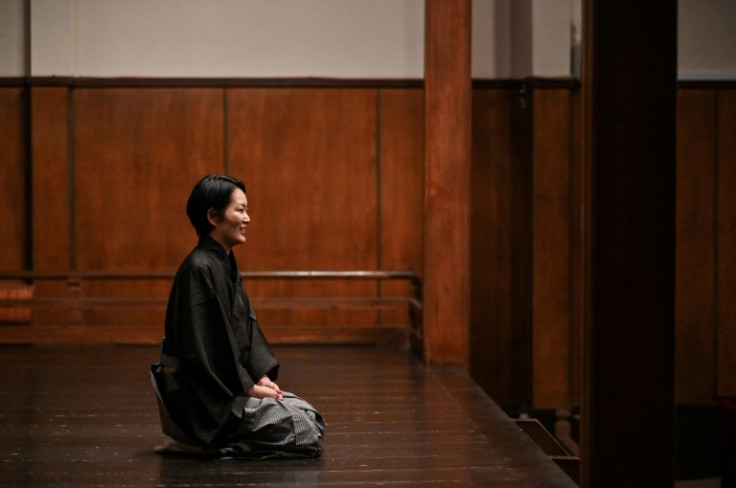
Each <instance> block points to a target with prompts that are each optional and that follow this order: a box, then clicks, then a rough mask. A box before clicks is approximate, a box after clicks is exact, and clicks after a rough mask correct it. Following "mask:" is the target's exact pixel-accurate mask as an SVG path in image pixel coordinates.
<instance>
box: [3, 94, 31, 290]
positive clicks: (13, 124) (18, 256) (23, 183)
mask: <svg viewBox="0 0 736 488" xmlns="http://www.w3.org/2000/svg"><path fill="white" fill-rule="evenodd" d="M25 98H26V97H25V95H24V89H23V88H19V87H5V88H0V215H2V216H3V217H2V219H0V233H2V236H3V237H2V240H1V241H0V242H2V244H0V269H12V270H21V269H25V268H27V266H28V264H29V253H28V251H29V249H28V248H29V242H28V237H29V223H30V208H29V207H28V188H29V184H28V178H27V176H28V175H27V172H26V165H25V161H26V140H27V139H26V129H25V120H26V108H25V106H26V105H25ZM0 286H2V283H0Z"/></svg>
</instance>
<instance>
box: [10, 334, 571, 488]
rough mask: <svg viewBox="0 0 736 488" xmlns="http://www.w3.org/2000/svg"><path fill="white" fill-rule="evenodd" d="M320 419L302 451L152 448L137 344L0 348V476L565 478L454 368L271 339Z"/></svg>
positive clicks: (414, 482) (480, 482)
mask: <svg viewBox="0 0 736 488" xmlns="http://www.w3.org/2000/svg"><path fill="white" fill-rule="evenodd" d="M275 352H276V354H277V356H278V357H279V359H280V361H281V364H282V366H281V376H280V378H279V384H280V386H281V387H282V388H284V389H286V390H290V391H293V392H295V393H297V394H298V395H300V396H302V397H303V398H305V399H306V400H308V401H310V402H311V403H312V404H313V405H314V406H315V407H316V408H317V409H319V410H320V411H321V412H322V413H323V415H324V417H325V419H326V422H327V433H326V435H325V438H324V444H323V451H322V455H321V456H320V457H319V458H317V459H309V460H267V461H263V460H261V461H252V460H250V461H246V460H229V461H227V460H213V459H199V458H192V457H186V456H161V455H157V454H155V453H154V447H155V446H156V445H159V444H161V443H162V442H163V441H164V439H165V438H164V437H163V435H162V434H161V431H160V427H159V419H158V412H157V410H156V403H155V399H154V397H153V393H152V390H151V386H150V380H149V378H148V365H149V364H150V363H152V362H155V361H156V359H157V349H156V348H153V347H145V346H75V347H71V346H64V347H58V346H54V347H25V346H16V347H10V346H3V347H0V368H1V370H2V373H1V375H0V486H3V487H5V486H7V487H16V486H18V487H21V486H22V487H42V486H43V487H75V488H85V487H112V486H116V487H214V486H228V487H238V486H291V487H312V486H333V487H368V486H389V487H393V486H398V487H443V488H446V487H495V486H499V487H545V488H547V487H568V486H576V485H575V484H574V483H573V482H572V480H571V479H570V478H569V477H568V476H567V475H566V474H565V473H563V471H562V470H561V469H559V468H558V467H557V465H555V464H554V463H553V462H552V461H551V460H550V459H549V458H548V457H547V456H546V455H545V454H544V453H543V452H542V451H541V450H539V449H538V448H537V447H536V445H535V444H534V443H533V442H532V441H531V440H530V439H529V438H528V437H527V436H526V435H525V434H523V433H522V432H521V430H519V429H518V428H517V427H516V426H515V425H514V423H513V422H512V421H510V420H509V419H508V418H507V417H506V416H505V414H504V413H503V412H502V411H501V410H500V409H499V408H498V407H497V406H496V405H495V403H493V401H492V400H491V399H490V398H488V396H486V395H485V394H484V393H483V392H482V390H481V389H480V388H479V387H478V386H477V385H476V384H475V383H474V382H472V380H470V379H469V378H468V376H467V375H466V374H465V373H463V372H462V371H459V370H456V369H429V368H425V367H424V366H423V365H422V364H421V362H420V361H418V360H417V359H416V357H414V356H413V355H412V354H411V353H409V352H407V351H404V350H400V349H390V348H371V347H279V348H276V349H275Z"/></svg>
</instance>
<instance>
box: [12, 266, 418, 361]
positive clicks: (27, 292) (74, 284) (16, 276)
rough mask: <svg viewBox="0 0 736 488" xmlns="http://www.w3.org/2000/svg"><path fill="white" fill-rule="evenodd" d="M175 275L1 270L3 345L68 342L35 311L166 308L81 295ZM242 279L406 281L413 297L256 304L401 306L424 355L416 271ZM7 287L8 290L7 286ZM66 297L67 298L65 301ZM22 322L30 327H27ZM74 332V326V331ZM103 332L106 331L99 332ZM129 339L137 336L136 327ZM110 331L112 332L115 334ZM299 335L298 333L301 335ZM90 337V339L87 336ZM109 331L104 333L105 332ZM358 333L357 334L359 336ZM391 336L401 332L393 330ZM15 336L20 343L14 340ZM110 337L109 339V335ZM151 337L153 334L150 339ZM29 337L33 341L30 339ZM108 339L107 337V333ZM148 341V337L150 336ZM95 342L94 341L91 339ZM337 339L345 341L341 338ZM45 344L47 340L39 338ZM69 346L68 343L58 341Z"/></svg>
mask: <svg viewBox="0 0 736 488" xmlns="http://www.w3.org/2000/svg"><path fill="white" fill-rule="evenodd" d="M174 275H175V273H174V272H173V271H102V270H86V271H79V270H70V271H0V324H5V325H2V326H0V343H3V342H5V343H7V342H34V340H33V337H35V336H34V334H33V332H34V331H37V332H38V333H39V334H43V333H47V334H48V333H51V334H52V335H53V334H56V335H59V334H61V337H65V335H64V334H63V333H61V332H60V330H59V329H60V327H55V328H53V329H51V328H49V327H45V326H44V324H33V326H30V327H29V325H31V319H30V317H31V314H32V312H33V311H34V310H41V309H49V308H53V309H59V310H60V311H62V312H64V313H66V312H68V310H71V309H76V310H80V309H81V310H90V309H104V308H106V307H114V308H116V309H119V308H127V307H163V306H164V305H165V303H166V298H165V297H161V296H158V297H128V296H117V295H116V296H104V297H90V296H85V295H84V294H83V293H81V290H82V286H83V285H82V284H83V283H85V284H88V283H89V282H95V281H127V280H131V281H142V282H152V281H171V280H173V278H174ZM241 275H242V276H243V278H244V279H245V280H248V281H251V280H290V281H293V280H346V281H361V280H362V281H404V282H407V283H409V284H410V285H411V286H410V293H409V294H408V295H406V296H362V297H354V296H350V297H346V296H339V297H298V296H290V297H257V298H253V299H252V301H253V302H254V305H256V306H257V307H262V308H271V309H305V308H306V309H320V308H329V309H342V308H368V309H373V310H383V309H390V308H398V307H407V309H408V311H409V321H410V323H409V334H408V336H409V341H410V343H411V345H412V347H413V348H414V349H415V350H416V351H417V352H418V353H421V349H422V347H421V344H422V326H421V320H422V287H421V280H420V278H419V276H418V275H417V274H416V273H414V272H412V271H405V270H399V271H387V270H308V271H295V270H290V271H245V272H242V273H241ZM41 281H45V282H49V281H56V282H66V287H65V289H66V293H63V294H59V293H57V294H56V296H47V295H45V296H36V294H34V293H33V287H34V283H37V282H41ZM3 283H5V284H6V285H5V286H4V285H3ZM59 295H61V296H59ZM19 318H20V319H23V318H26V319H27V321H25V320H19ZM22 322H26V323H25V324H23V323H22ZM75 325H77V328H76V329H74V330H76V333H75V334H73V335H72V336H71V337H80V339H84V340H87V339H89V338H91V337H96V336H100V332H101V331H99V330H93V329H95V328H94V327H87V328H86V330H82V331H80V328H82V327H84V326H85V325H89V324H75ZM68 329H69V327H68ZM97 329H102V328H97ZM128 329H129V331H128V332H129V334H132V332H131V328H128ZM286 329H287V328H286V327H284V330H276V331H272V332H273V333H274V335H276V341H277V342H286V343H288V342H313V341H317V342H319V341H320V339H319V337H318V336H316V335H315V334H314V333H312V334H311V335H310V334H308V333H305V332H304V330H301V331H297V328H291V329H289V330H286ZM110 330H112V329H110V328H109V327H108V328H107V331H108V332H109V331H110ZM295 331H297V332H295ZM85 332H86V333H87V337H82V334H84V333H85ZM103 332H104V331H103ZM353 332H355V331H353ZM365 332H366V331H363V335H362V336H356V337H353V338H352V339H351V338H350V337H348V336H343V337H344V338H343V340H346V341H356V342H374V341H376V340H377V337H376V334H380V333H381V331H380V330H374V331H371V332H370V334H369V335H366V333H365ZM388 332H389V333H392V332H395V331H388ZM14 334H15V337H16V338H17V340H16V339H14ZM108 335H109V334H108ZM149 335H150V334H149ZM29 337H30V338H31V339H29ZM102 337H107V335H106V334H104V333H103V334H102ZM146 337H148V335H146ZM89 340H94V339H89ZM334 340H336V341H339V340H341V339H340V338H339V337H338V338H335V339H334ZM39 341H41V342H43V339H42V338H41V337H39ZM54 342H63V339H60V340H57V341H54ZM127 342H149V339H141V340H136V339H135V338H133V339H132V340H129V341H127Z"/></svg>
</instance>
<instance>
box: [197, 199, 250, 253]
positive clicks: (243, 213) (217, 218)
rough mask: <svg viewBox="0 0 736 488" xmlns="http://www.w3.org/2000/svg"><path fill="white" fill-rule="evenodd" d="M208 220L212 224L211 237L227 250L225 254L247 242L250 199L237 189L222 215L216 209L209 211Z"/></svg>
mask: <svg viewBox="0 0 736 488" xmlns="http://www.w3.org/2000/svg"><path fill="white" fill-rule="evenodd" d="M207 219H208V220H209V221H210V224H212V231H211V232H210V237H212V238H213V239H214V240H216V241H217V242H219V243H220V244H221V245H222V247H224V248H225V252H227V253H229V252H230V250H231V249H232V248H233V247H235V246H237V245H238V244H242V243H244V242H245V228H246V227H247V226H248V223H250V216H248V199H247V198H246V196H245V193H243V190H241V189H240V188H235V189H234V190H233V193H232V194H231V195H230V203H228V204H227V207H225V209H224V210H223V212H222V214H221V215H218V214H217V212H215V209H214V208H211V209H209V210H208V211H207Z"/></svg>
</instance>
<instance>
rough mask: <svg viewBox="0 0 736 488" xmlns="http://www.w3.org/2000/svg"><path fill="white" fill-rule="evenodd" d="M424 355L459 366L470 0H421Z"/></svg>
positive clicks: (465, 296)
mask: <svg viewBox="0 0 736 488" xmlns="http://www.w3.org/2000/svg"><path fill="white" fill-rule="evenodd" d="M425 16H426V18H425V25H426V32H425V35H426V39H425V85H424V88H425V146H424V147H425V212H424V219H425V220H424V326H423V328H424V331H423V332H424V357H425V360H426V361H427V362H429V363H443V364H458V365H462V366H465V367H467V365H468V355H469V353H468V351H469V325H470V324H469V321H470V306H469V304H470V277H469V269H470V268H469V265H470V263H469V256H470V228H469V222H470V163H471V146H470V134H471V131H470V129H471V73H470V0H427V1H426V2H425Z"/></svg>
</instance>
